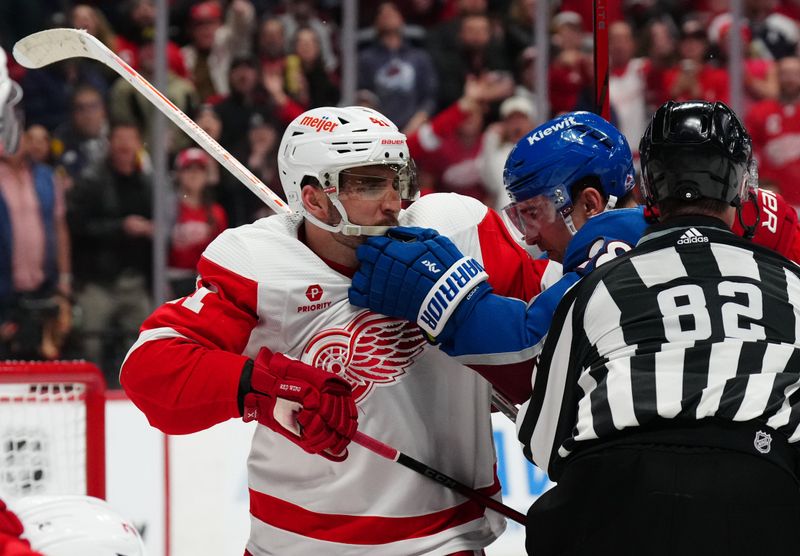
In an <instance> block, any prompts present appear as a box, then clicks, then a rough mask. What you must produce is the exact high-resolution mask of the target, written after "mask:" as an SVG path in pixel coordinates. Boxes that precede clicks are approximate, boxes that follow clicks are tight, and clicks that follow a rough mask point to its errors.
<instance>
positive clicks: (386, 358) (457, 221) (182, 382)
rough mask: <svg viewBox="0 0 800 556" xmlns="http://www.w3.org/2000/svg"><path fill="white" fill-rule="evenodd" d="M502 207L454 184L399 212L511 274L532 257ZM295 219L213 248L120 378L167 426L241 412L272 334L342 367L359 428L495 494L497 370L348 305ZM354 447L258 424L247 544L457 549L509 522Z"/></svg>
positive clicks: (270, 549)
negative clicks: (239, 401)
mask: <svg viewBox="0 0 800 556" xmlns="http://www.w3.org/2000/svg"><path fill="white" fill-rule="evenodd" d="M487 214H488V215H489V217H488V218H487ZM496 219H497V215H496V214H494V213H493V212H489V211H487V208H486V207H485V206H484V205H482V204H480V203H479V202H477V201H474V200H472V199H468V198H465V197H462V196H458V195H431V196H427V197H423V198H422V199H421V200H420V201H417V202H416V203H415V204H414V205H412V208H411V209H409V210H407V211H404V212H403V213H402V214H401V217H400V221H401V223H402V224H403V225H413V226H427V227H436V228H437V229H438V230H439V231H440V232H441V233H443V234H446V235H448V236H449V237H451V239H452V240H453V241H454V242H455V243H456V245H457V246H458V247H459V248H460V249H461V250H462V251H463V252H464V253H466V254H470V255H472V256H474V257H475V258H476V259H478V260H479V261H484V256H483V252H482V249H481V247H482V244H483V246H484V248H485V246H486V245H492V246H494V247H496V248H497V250H498V253H503V257H504V258H505V259H506V260H507V262H508V264H506V265H505V268H506V272H508V271H509V270H510V269H514V268H516V269H517V271H518V275H519V276H518V277H511V276H506V277H505V278H504V280H503V279H500V278H498V280H499V282H500V283H507V284H512V283H516V282H517V281H519V280H521V279H522V278H521V276H522V274H523V273H530V272H531V271H530V267H529V265H528V264H527V262H529V261H524V259H522V258H521V259H520V261H521V262H519V264H512V263H513V262H512V261H510V260H509V259H510V257H509V256H508V254H507V253H508V252H515V251H514V249H513V248H511V247H510V246H509V245H501V243H502V242H501V241H500V237H501V236H502V235H503V233H504V232H503V230H504V228H503V230H500V229H499V228H498V227H497V226H498V222H499V220H496ZM301 222H302V220H301V219H300V218H299V217H295V216H284V215H278V216H272V217H268V218H265V219H261V220H259V221H257V222H255V223H254V224H251V225H247V226H243V227H240V228H236V229H232V230H228V231H226V232H224V233H223V234H222V235H221V236H219V237H218V238H217V239H216V240H215V241H214V242H213V243H212V244H211V245H210V246H209V247H208V249H207V250H206V252H205V254H204V256H203V259H202V260H201V262H200V264H199V267H198V268H199V270H200V273H201V287H199V289H198V290H197V291H196V292H195V293H194V294H193V295H192V296H189V297H186V298H183V299H180V300H177V301H175V302H171V303H168V304H166V305H164V306H162V307H161V308H159V309H158V310H157V311H156V312H155V313H154V314H153V315H152V316H151V317H150V318H149V319H148V320H147V321H146V322H145V324H144V325H143V328H142V332H141V336H140V338H139V340H138V341H137V343H136V344H135V345H134V346H133V348H132V349H131V351H130V352H129V354H128V357H127V358H126V361H125V363H124V365H123V369H122V374H121V381H122V383H123V386H124V387H125V388H126V390H127V391H128V394H129V395H130V397H131V399H132V400H133V401H134V402H135V403H136V404H137V405H138V406H139V407H140V408H141V409H142V410H143V411H144V412H145V413H146V414H147V416H148V418H149V419H150V421H151V423H153V424H154V425H155V426H158V427H159V428H161V429H162V430H165V431H166V432H173V433H185V432H192V431H195V430H201V429H203V428H206V427H208V426H211V425H212V424H214V423H216V422H220V421H222V420H225V419H227V418H230V417H238V416H239V412H238V408H237V407H236V392H237V389H238V377H239V375H240V373H241V369H242V366H243V364H244V361H245V358H246V357H254V356H255V355H256V353H257V352H258V350H259V349H260V348H261V347H262V346H267V347H268V348H269V349H270V350H272V351H273V352H282V353H285V354H287V355H289V356H291V357H294V358H297V359H300V360H302V361H304V362H306V363H308V364H311V365H314V366H317V367H319V368H323V369H325V370H328V371H330V372H335V373H338V374H340V375H342V376H344V377H345V378H346V379H347V380H348V381H349V382H350V383H351V384H352V385H353V390H354V394H355V395H356V397H357V405H358V412H359V430H361V431H362V432H364V433H366V434H368V435H370V436H372V437H374V438H376V439H378V440H381V441H383V442H385V443H387V444H389V445H391V446H393V447H395V448H397V449H398V450H400V451H402V452H404V453H406V454H408V455H410V456H411V457H413V458H415V459H418V460H420V461H422V462H425V463H426V464H428V465H430V466H431V467H434V468H436V469H439V470H441V471H442V472H444V473H446V474H448V475H450V476H452V477H454V478H456V479H458V480H459V481H461V482H463V483H466V484H467V485H470V486H472V487H473V488H476V489H479V490H481V491H482V492H484V493H486V494H489V495H493V496H499V491H500V485H499V484H498V482H497V478H496V474H495V468H494V464H495V455H494V447H493V441H492V430H491V423H490V416H489V410H490V395H491V389H490V385H489V384H488V383H487V382H486V381H485V380H484V379H483V378H482V377H481V376H480V375H478V374H477V373H475V372H473V371H472V370H470V369H468V368H466V367H464V366H462V365H461V364H459V363H457V362H456V361H455V360H453V359H451V358H449V357H447V356H446V355H444V354H443V353H442V352H441V351H439V350H438V349H437V348H436V347H434V346H431V345H429V344H428V343H427V342H426V341H425V340H424V338H423V336H422V334H421V333H420V331H419V329H418V328H417V326H416V325H413V324H409V323H406V322H403V321H398V320H396V319H392V318H389V317H386V316H383V315H378V314H375V313H371V312H369V311H368V310H364V309H360V308H357V307H354V306H352V305H350V304H349V303H348V300H347V289H348V287H349V286H350V278H349V277H348V276H346V275H344V274H341V273H340V272H337V271H336V270H334V269H333V268H331V267H330V266H328V264H326V263H325V262H324V261H323V260H322V259H320V258H319V257H318V256H317V255H316V254H314V253H313V252H312V251H311V250H310V249H309V248H308V247H306V245H305V244H304V243H303V242H302V241H300V240H299V239H298V229H299V227H300V225H301ZM499 225H500V226H502V223H500V224H499ZM481 226H482V227H483V228H482V229H484V231H483V233H481V231H480V229H481ZM506 235H507V233H506ZM520 251H521V250H520ZM323 256H324V254H323ZM494 256H495V255H490V256H489V258H492V257H494ZM520 257H527V255H525V254H524V251H522V252H521V254H520ZM484 262H487V263H490V261H484ZM494 266H497V265H494ZM491 267H492V264H489V269H491ZM523 269H525V270H524V272H523ZM505 289H507V290H508V289H510V288H509V287H505ZM507 293H508V292H507ZM349 450H350V455H349V457H348V458H347V459H346V460H345V461H344V462H341V463H334V462H330V461H328V460H326V459H324V458H322V457H320V456H316V455H312V454H308V453H306V452H304V451H303V450H301V449H300V448H298V447H297V446H296V445H294V444H293V443H292V442H291V441H289V440H288V439H286V438H284V437H283V436H281V435H279V434H277V433H274V432H273V431H271V430H270V429H268V428H266V427H258V428H257V430H256V433H255V436H254V439H253V444H252V449H251V453H250V457H249V459H248V468H249V487H250V507H251V516H252V528H251V536H250V540H249V543H248V550H249V552H251V553H252V554H253V555H254V556H261V555H267V554H278V555H281V556H286V555H293V554H297V555H308V554H326V555H337V554H381V555H387V556H389V555H398V556H409V555H414V554H450V553H453V552H457V551H460V550H477V549H480V548H482V547H485V546H486V545H488V544H489V543H491V542H492V541H493V540H494V539H495V538H497V536H498V535H499V534H500V533H501V532H502V531H503V529H504V527H505V523H504V520H503V518H502V517H501V516H499V515H498V514H496V513H494V512H492V511H486V510H485V509H484V508H482V507H481V506H480V505H479V504H477V503H475V502H473V501H470V500H467V499H465V498H463V497H462V496H460V495H458V494H456V493H455V492H454V491H452V490H449V489H447V488H445V487H443V486H442V485H440V484H437V483H435V482H434V481H431V480H430V479H428V478H426V477H424V476H421V475H419V474H417V473H415V472H413V471H411V470H408V469H406V468H404V467H402V466H400V465H398V464H396V463H394V462H391V461H388V460H386V459H383V458H381V457H379V456H377V455H376V454H374V453H372V452H370V451H368V450H366V449H364V448H362V447H360V446H358V445H355V444H351V445H350V446H349Z"/></svg>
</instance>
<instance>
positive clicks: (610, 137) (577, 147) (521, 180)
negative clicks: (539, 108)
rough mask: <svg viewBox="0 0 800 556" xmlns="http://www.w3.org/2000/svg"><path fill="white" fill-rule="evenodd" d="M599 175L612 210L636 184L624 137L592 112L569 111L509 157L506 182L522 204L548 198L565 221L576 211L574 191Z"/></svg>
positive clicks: (529, 136) (521, 142) (532, 134)
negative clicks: (572, 195)
mask: <svg viewBox="0 0 800 556" xmlns="http://www.w3.org/2000/svg"><path fill="white" fill-rule="evenodd" d="M590 176H594V177H596V178H597V179H598V180H599V183H600V185H601V186H602V188H603V193H604V194H605V195H606V196H607V197H608V201H609V204H610V205H611V206H613V205H614V204H615V203H616V201H617V200H618V199H619V198H620V197H622V196H624V195H625V194H626V193H628V192H629V191H630V190H631V189H632V188H633V185H634V183H635V179H634V178H635V174H634V170H633V158H632V156H631V149H630V147H629V146H628V142H627V141H626V139H625V136H623V135H622V133H621V132H620V131H619V130H618V129H617V128H615V127H614V126H613V125H611V124H610V123H608V122H607V121H606V120H604V119H603V118H601V117H600V116H598V115H596V114H592V113H591V112H569V113H566V114H563V115H561V116H558V117H557V118H553V119H552V120H550V121H548V122H545V123H543V124H542V125H540V126H539V127H537V128H536V129H534V130H533V131H531V132H530V133H528V134H527V135H526V136H525V137H523V138H522V139H520V140H519V142H518V143H517V144H516V146H514V148H513V149H512V151H511V153H510V154H509V155H508V159H507V160H506V165H505V168H504V170H503V183H504V184H505V186H506V191H507V192H508V195H509V196H510V197H511V202H512V204H513V203H518V202H521V201H525V200H527V199H531V198H533V197H536V196H539V195H545V196H549V197H550V198H551V199H552V201H553V202H554V204H555V206H556V208H557V209H558V210H559V212H561V214H562V216H567V215H568V214H569V213H570V212H571V211H572V198H571V194H570V188H571V187H572V186H573V185H574V184H575V183H577V182H578V181H579V180H581V179H583V178H586V177H590Z"/></svg>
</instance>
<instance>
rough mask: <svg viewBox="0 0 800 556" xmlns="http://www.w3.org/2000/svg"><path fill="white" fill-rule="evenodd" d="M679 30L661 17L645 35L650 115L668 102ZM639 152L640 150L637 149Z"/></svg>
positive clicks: (651, 24)
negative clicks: (670, 72) (668, 84)
mask: <svg viewBox="0 0 800 556" xmlns="http://www.w3.org/2000/svg"><path fill="white" fill-rule="evenodd" d="M677 39H678V29H677V27H675V24H674V23H673V21H672V19H670V18H668V17H660V18H656V19H653V20H651V21H650V22H649V23H648V25H647V32H646V34H645V41H646V43H647V44H646V48H645V53H646V57H647V59H648V60H649V62H650V63H649V65H650V71H648V72H647V95H646V98H647V110H648V112H649V113H652V112H654V111H655V109H656V108H657V107H659V106H661V105H662V104H664V103H665V102H666V101H667V100H668V95H667V87H666V85H665V82H666V76H667V73H668V72H669V71H670V69H671V68H672V67H673V66H674V65H675V63H676V62H677V60H678V45H677V42H678V41H677ZM636 150H637V151H638V149H636Z"/></svg>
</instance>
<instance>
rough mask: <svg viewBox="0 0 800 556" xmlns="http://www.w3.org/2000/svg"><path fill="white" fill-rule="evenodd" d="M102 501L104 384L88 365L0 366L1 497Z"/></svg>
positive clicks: (17, 362) (41, 363) (16, 362)
mask: <svg viewBox="0 0 800 556" xmlns="http://www.w3.org/2000/svg"><path fill="white" fill-rule="evenodd" d="M29 494H88V495H91V496H97V497H100V498H105V381H104V379H103V376H102V373H101V372H100V370H99V369H98V368H97V367H96V366H95V365H92V364H91V363H86V362H84V361H74V362H65V361H56V362H38V361H36V362H29V361H14V362H7V361H2V362H0V496H7V497H18V496H26V495H29Z"/></svg>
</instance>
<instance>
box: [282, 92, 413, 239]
mask: <svg viewBox="0 0 800 556" xmlns="http://www.w3.org/2000/svg"><path fill="white" fill-rule="evenodd" d="M377 164H386V165H388V166H391V167H392V169H394V170H395V171H396V172H397V178H396V184H397V185H396V187H397V190H398V193H399V195H400V199H401V200H403V201H413V200H415V199H416V198H417V196H418V195H419V189H418V187H417V181H416V170H415V168H414V164H413V161H412V160H411V157H410V156H409V154H408V144H407V142H406V136H405V135H403V134H402V133H400V131H398V129H397V126H396V125H394V124H393V123H392V122H391V121H390V120H389V119H388V118H386V116H384V115H383V114H381V113H380V112H377V111H375V110H372V109H371V108H366V107H363V106H347V107H343V108H337V107H321V108H314V109H311V110H308V111H307V112H304V113H303V114H301V115H299V116H298V117H296V118H295V119H294V120H293V121H292V123H290V124H289V127H287V128H286V131H285V132H284V134H283V139H281V145H280V148H279V150H278V172H279V174H280V177H281V185H283V191H284V192H285V193H286V199H287V201H288V202H289V207H291V209H292V210H294V211H295V212H299V213H300V214H302V215H304V216H305V217H306V218H308V219H309V220H311V221H312V222H313V223H314V224H315V225H317V226H319V227H320V228H323V229H325V230H328V231H331V232H341V233H343V234H345V235H362V234H363V235H382V234H384V233H385V232H386V230H387V229H388V228H387V227H386V226H359V225H355V224H352V223H351V222H350V220H349V219H348V216H347V212H346V211H345V209H344V207H343V206H342V204H341V202H340V201H339V174H340V172H341V171H342V170H347V169H350V168H355V167H359V166H373V165H377ZM307 177H308V178H313V179H315V180H317V181H318V182H319V184H320V185H321V186H322V188H323V190H324V191H325V193H327V195H328V197H329V198H330V199H331V202H332V203H333V205H334V206H335V207H336V209H337V210H338V211H339V213H340V214H341V216H342V220H341V222H340V223H339V224H338V225H336V226H331V225H330V224H326V223H324V222H320V221H319V220H318V219H317V218H314V217H313V216H311V215H310V214H308V212H307V211H306V209H305V206H304V205H303V200H302V198H301V195H300V191H301V189H302V186H303V185H304V182H303V179H304V178H307Z"/></svg>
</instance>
